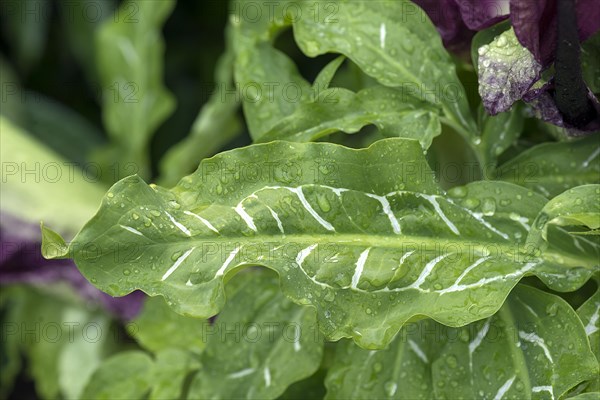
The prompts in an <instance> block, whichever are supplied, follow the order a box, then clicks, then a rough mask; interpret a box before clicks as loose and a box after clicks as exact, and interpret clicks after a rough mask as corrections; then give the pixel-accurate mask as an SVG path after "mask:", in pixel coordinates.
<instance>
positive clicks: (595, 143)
mask: <svg viewBox="0 0 600 400" xmlns="http://www.w3.org/2000/svg"><path fill="white" fill-rule="evenodd" d="M495 175H496V179H500V180H503V181H507V182H513V183H516V184H518V185H521V186H525V187H527V188H530V189H531V190H535V191H536V192H538V193H540V194H542V195H544V196H545V197H547V198H552V197H555V196H557V195H559V194H560V193H562V192H564V191H565V190H567V189H571V188H574V187H575V186H580V185H585V184H590V183H600V141H599V140H598V137H597V136H593V135H592V136H590V137H587V138H584V139H579V140H574V141H568V142H558V143H543V144H539V145H537V146H534V147H532V148H531V149H529V150H526V151H524V152H523V153H521V154H519V155H518V156H517V157H515V158H513V159H512V160H510V161H508V162H506V163H505V164H503V165H502V166H500V167H499V168H498V170H497V171H496V173H495Z"/></svg>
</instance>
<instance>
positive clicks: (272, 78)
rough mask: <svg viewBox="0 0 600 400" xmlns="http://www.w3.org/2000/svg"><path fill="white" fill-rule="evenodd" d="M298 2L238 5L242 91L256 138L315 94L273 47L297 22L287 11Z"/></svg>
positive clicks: (236, 41) (235, 27)
mask: <svg viewBox="0 0 600 400" xmlns="http://www.w3.org/2000/svg"><path fill="white" fill-rule="evenodd" d="M295 3H297V2H296V1H295V0H284V1H277V2H272V3H269V2H266V3H265V2H254V1H249V0H242V1H234V2H233V3H232V13H231V15H230V26H231V27H232V38H233V49H234V54H235V62H234V76H235V83H236V90H237V91H238V93H237V94H238V95H239V96H240V97H241V100H242V105H243V109H244V116H245V120H246V124H247V125H248V130H249V132H250V136H251V137H252V139H257V138H259V137H260V136H261V135H262V134H264V133H265V132H267V131H268V130H269V129H271V128H272V127H273V126H274V125H275V124H276V123H277V122H279V121H280V120H281V118H283V117H285V116H287V115H290V114H291V113H292V112H293V111H294V110H295V109H296V107H297V106H298V104H299V103H300V102H302V101H306V100H309V99H310V97H311V95H312V89H311V86H310V84H309V83H308V82H307V81H306V80H305V79H304V78H303V77H302V76H301V75H300V73H299V72H298V69H297V68H296V65H295V64H294V62H293V61H292V60H291V59H290V58H289V57H288V56H287V55H286V54H284V53H283V52H281V51H279V50H277V49H275V48H274V47H273V42H274V41H275V39H276V37H277V36H278V35H279V33H280V32H281V31H282V30H283V29H285V28H287V27H289V25H290V24H291V21H290V20H289V19H288V18H287V12H288V11H289V10H288V8H292V9H294V8H295V7H289V5H290V4H295ZM255 12H256V14H254V13H255ZM292 12H293V11H292ZM249 13H252V15H250V14H249ZM231 95H233V94H231Z"/></svg>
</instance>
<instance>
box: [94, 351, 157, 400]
mask: <svg viewBox="0 0 600 400" xmlns="http://www.w3.org/2000/svg"><path fill="white" fill-rule="evenodd" d="M152 368H153V361H152V358H150V356H148V355H147V354H145V353H143V352H141V351H126V352H122V353H119V354H116V355H114V356H112V357H111V358H109V359H107V360H106V361H104V363H102V365H100V367H99V368H98V369H97V370H96V371H94V374H93V375H92V377H91V378H90V381H89V382H88V384H87V385H86V387H85V389H84V391H83V395H82V398H84V399H113V398H123V399H143V398H145V397H146V395H147V394H148V392H149V391H150V387H151V385H152Z"/></svg>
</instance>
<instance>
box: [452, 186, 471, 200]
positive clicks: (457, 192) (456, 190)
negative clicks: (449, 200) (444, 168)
mask: <svg viewBox="0 0 600 400" xmlns="http://www.w3.org/2000/svg"><path fill="white" fill-rule="evenodd" d="M448 194H450V196H453V197H458V198H462V197H465V196H466V195H467V188H465V187H464V186H457V187H453V188H452V189H450V190H449V191H448Z"/></svg>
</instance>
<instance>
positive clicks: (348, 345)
mask: <svg viewBox="0 0 600 400" xmlns="http://www.w3.org/2000/svg"><path fill="white" fill-rule="evenodd" d="M449 329H450V328H446V327H444V326H443V325H441V324H437V323H436V322H435V321H433V320H430V319H426V320H422V321H419V322H413V323H409V324H407V325H405V326H404V327H403V328H402V330H401V331H400V332H399V333H398V335H397V336H396V338H395V339H394V340H393V341H392V342H391V343H390V344H389V345H388V346H387V347H386V348H385V349H384V350H378V351H377V350H370V351H369V350H364V349H361V348H360V347H358V346H356V345H355V344H354V343H352V342H351V341H348V340H344V341H342V342H339V343H338V344H337V348H336V352H335V358H334V360H333V363H332V365H331V367H330V368H329V370H328V372H327V377H326V379H325V386H326V387H327V396H326V397H325V398H326V399H364V398H377V399H384V398H396V399H398V398H399V399H420V398H423V399H426V398H433V389H434V382H433V379H432V376H431V363H432V362H433V360H434V359H435V357H436V356H437V354H438V353H439V351H440V349H441V347H442V346H443V344H444V343H445V342H444V338H443V336H442V335H443V334H444V333H445V330H449Z"/></svg>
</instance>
